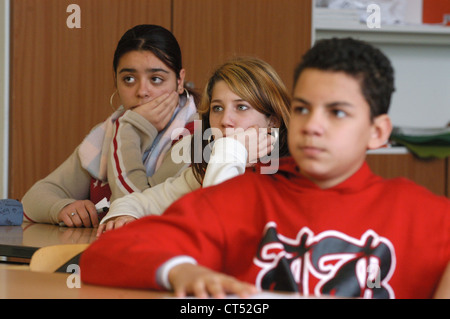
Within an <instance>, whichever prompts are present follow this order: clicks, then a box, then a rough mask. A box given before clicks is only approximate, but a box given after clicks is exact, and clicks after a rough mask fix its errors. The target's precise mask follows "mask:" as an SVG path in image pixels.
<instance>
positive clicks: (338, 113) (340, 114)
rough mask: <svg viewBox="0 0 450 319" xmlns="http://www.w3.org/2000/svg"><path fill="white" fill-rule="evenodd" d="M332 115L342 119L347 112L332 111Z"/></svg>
mask: <svg viewBox="0 0 450 319" xmlns="http://www.w3.org/2000/svg"><path fill="white" fill-rule="evenodd" d="M332 113H333V114H334V115H335V116H336V117H337V118H344V117H346V116H347V112H345V111H343V110H338V109H335V110H332Z"/></svg>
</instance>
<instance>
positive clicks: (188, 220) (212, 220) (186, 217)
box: [80, 189, 225, 289]
mask: <svg viewBox="0 0 450 319" xmlns="http://www.w3.org/2000/svg"><path fill="white" fill-rule="evenodd" d="M206 190H208V189H200V190H198V191H196V192H193V193H190V194H188V195H186V196H185V197H183V198H182V199H180V200H179V201H177V202H175V203H174V204H173V205H172V206H171V207H169V209H168V210H167V211H166V212H165V213H164V215H163V216H147V217H144V218H141V219H139V220H137V221H134V222H132V223H130V224H128V225H126V226H124V227H122V228H120V229H117V230H114V231H109V232H106V233H105V234H103V235H102V236H101V237H100V238H99V239H98V240H96V241H95V242H94V243H92V244H91V245H90V246H89V248H88V249H87V250H86V251H85V252H84V253H83V255H82V256H81V260H80V272H81V279H82V281H84V282H86V283H91V284H99V285H106V286H118V287H133V288H150V289H161V287H160V286H159V285H158V284H157V282H156V272H157V270H158V268H159V267H160V266H161V265H162V264H163V263H164V262H166V261H167V260H169V259H171V258H173V257H175V256H179V255H188V256H191V257H193V258H194V259H196V260H199V259H201V260H202V264H203V265H205V266H207V267H210V268H212V269H219V267H220V266H219V265H220V264H221V258H222V257H221V256H222V254H221V251H222V250H223V245H224V241H225V240H224V234H223V231H222V221H220V220H219V218H218V215H217V214H216V213H215V211H214V210H213V209H211V206H210V204H209V201H210V199H211V195H210V193H208V195H207V196H205V195H203V192H204V191H206ZM199 208H201V209H199ZM205 252H208V253H207V254H205ZM205 258H206V259H205Z"/></svg>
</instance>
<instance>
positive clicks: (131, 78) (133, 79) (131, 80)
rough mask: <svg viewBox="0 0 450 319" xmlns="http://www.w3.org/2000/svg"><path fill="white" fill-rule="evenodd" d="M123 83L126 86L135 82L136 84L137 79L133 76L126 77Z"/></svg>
mask: <svg viewBox="0 0 450 319" xmlns="http://www.w3.org/2000/svg"><path fill="white" fill-rule="evenodd" d="M123 81H124V82H125V83H126V84H133V83H134V82H136V79H135V78H134V77H132V76H125V77H123Z"/></svg>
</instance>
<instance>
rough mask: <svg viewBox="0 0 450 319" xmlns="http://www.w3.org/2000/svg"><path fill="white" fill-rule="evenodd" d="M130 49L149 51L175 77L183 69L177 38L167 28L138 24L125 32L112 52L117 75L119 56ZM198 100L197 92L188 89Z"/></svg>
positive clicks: (114, 69) (178, 76) (178, 75)
mask: <svg viewBox="0 0 450 319" xmlns="http://www.w3.org/2000/svg"><path fill="white" fill-rule="evenodd" d="M131 51H150V52H152V53H153V54H154V55H155V56H156V57H157V58H158V59H160V60H161V61H162V62H163V63H164V64H166V65H167V66H168V67H169V68H170V69H172V70H173V71H174V72H175V74H176V76H177V79H179V78H180V71H181V70H182V69H183V63H182V57H181V49H180V45H179V44H178V41H177V39H176V38H175V36H174V35H173V34H172V32H170V31H169V30H167V29H165V28H163V27H161V26H159V25H154V24H140V25H137V26H135V27H133V28H131V29H129V30H128V31H127V32H125V33H124V34H123V36H122V38H121V39H120V40H119V42H118V43H117V47H116V51H115V52H114V59H113V71H114V74H115V75H117V66H118V64H119V61H120V58H121V57H122V56H123V55H124V54H126V53H128V52H131ZM189 93H191V94H192V95H193V96H194V100H195V99H197V100H198V96H197V95H198V94H197V93H196V92H195V91H192V90H189Z"/></svg>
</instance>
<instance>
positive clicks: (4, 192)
mask: <svg viewBox="0 0 450 319" xmlns="http://www.w3.org/2000/svg"><path fill="white" fill-rule="evenodd" d="M1 6H2V8H1V11H3V12H1V11H0V13H2V14H3V16H2V18H3V23H2V25H1V26H0V31H1V32H2V33H3V34H2V37H0V38H3V43H1V44H2V48H3V61H0V63H1V64H3V74H0V77H2V78H3V87H2V88H0V92H1V95H2V96H3V98H2V99H1V100H0V111H1V112H2V115H3V123H2V127H3V132H2V135H0V137H2V138H3V139H2V140H0V146H1V151H0V152H1V155H2V160H1V164H2V165H1V168H0V196H1V198H7V197H8V168H9V64H10V63H9V57H10V54H9V50H10V0H2V3H1ZM1 20H2V19H0V21H1Z"/></svg>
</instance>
